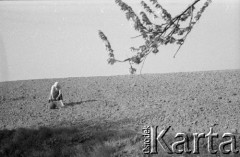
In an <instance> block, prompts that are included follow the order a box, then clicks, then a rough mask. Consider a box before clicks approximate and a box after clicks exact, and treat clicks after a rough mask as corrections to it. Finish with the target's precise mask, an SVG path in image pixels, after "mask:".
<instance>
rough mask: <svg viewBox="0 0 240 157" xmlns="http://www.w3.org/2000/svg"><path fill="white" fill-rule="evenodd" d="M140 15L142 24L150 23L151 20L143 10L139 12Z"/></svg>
mask: <svg viewBox="0 0 240 157" xmlns="http://www.w3.org/2000/svg"><path fill="white" fill-rule="evenodd" d="M140 15H142V21H143V24H145V25H152V22H151V21H150V20H149V18H148V17H147V15H146V14H145V13H144V12H143V11H142V12H140Z"/></svg>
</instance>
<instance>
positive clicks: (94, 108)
mask: <svg viewBox="0 0 240 157" xmlns="http://www.w3.org/2000/svg"><path fill="white" fill-rule="evenodd" d="M55 81H58V82H59V83H60V85H61V86H62V89H63V100H64V101H63V102H64V103H65V105H66V107H64V108H61V107H60V104H58V108H57V109H50V104H49V103H48V96H49V92H50V88H51V85H52V84H53V83H54V82H55ZM146 125H150V126H151V125H155V126H156V125H157V126H159V128H160V129H161V128H164V127H166V126H171V130H170V132H171V133H172V134H174V133H176V132H187V133H194V132H198V133H201V132H203V133H208V132H209V128H210V127H213V129H214V132H218V133H223V132H234V133H238V131H240V70H225V71H209V72H191V73H170V74H144V75H127V76H112V77H82V78H61V79H41V80H24V81H10V82H1V83H0V130H6V129H7V130H13V129H18V128H29V129H38V128H39V127H49V128H59V127H76V128H79V127H81V128H91V127H95V128H98V129H99V130H102V131H104V130H111V129H112V130H116V131H117V130H130V131H134V132H136V134H140V133H141V132H142V128H143V126H146ZM237 140H239V139H237ZM132 151H133V150H132ZM128 155H130V156H131V153H129V154H128ZM123 156H127V155H126V154H125V155H123ZM132 156H134V155H132Z"/></svg>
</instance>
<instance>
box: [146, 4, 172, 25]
mask: <svg viewBox="0 0 240 157" xmlns="http://www.w3.org/2000/svg"><path fill="white" fill-rule="evenodd" d="M150 2H152V4H153V5H155V7H156V8H157V9H159V11H160V12H159V14H160V15H161V17H162V18H163V19H164V20H165V21H167V22H170V21H171V19H172V16H171V14H170V13H168V12H167V10H166V9H164V8H163V7H162V5H160V4H159V3H158V1H157V0H150Z"/></svg>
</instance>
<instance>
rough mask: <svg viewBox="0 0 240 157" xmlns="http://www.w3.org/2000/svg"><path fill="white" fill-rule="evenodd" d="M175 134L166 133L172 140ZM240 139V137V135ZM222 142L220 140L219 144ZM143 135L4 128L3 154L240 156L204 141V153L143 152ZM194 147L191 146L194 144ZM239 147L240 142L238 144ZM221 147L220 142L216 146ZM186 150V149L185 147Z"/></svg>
mask: <svg viewBox="0 0 240 157" xmlns="http://www.w3.org/2000/svg"><path fill="white" fill-rule="evenodd" d="M172 137H173V136H171V135H169V136H166V137H165V139H166V141H167V142H168V143H172V142H173V141H174V139H173V138H172ZM189 137H190V145H192V137H191V135H190V134H189ZM238 139H239V138H238ZM219 142H220V141H216V144H217V143H219ZM142 145H143V138H142V135H141V134H138V133H136V132H135V131H132V130H110V129H109V130H106V129H103V128H101V127H96V126H95V127H78V128H76V127H75V128H74V127H72V128H48V127H41V128H39V129H27V128H19V129H16V130H0V157H117V156H122V157H149V156H152V157H158V156H159V157H160V156H161V157H176V156H177V157H190V156H195V157H213V156H224V157H226V156H229V157H238V156H239V154H228V155H223V154H219V153H218V154H215V155H210V154H209V153H208V152H207V143H206V140H205V141H201V142H200V152H201V153H200V154H197V155H193V154H178V155H177V154H166V153H164V152H163V151H162V150H160V149H159V153H158V154H155V155H146V154H145V155H144V154H143V153H142ZM190 147H191V146H190ZM237 147H238V148H239V143H237ZM214 148H216V149H217V145H215V146H214ZM181 149H182V148H181Z"/></svg>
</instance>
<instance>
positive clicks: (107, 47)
mask: <svg viewBox="0 0 240 157" xmlns="http://www.w3.org/2000/svg"><path fill="white" fill-rule="evenodd" d="M98 35H99V37H100V38H101V39H102V41H103V42H104V44H105V47H106V50H107V51H108V52H109V53H110V54H109V55H110V57H111V56H114V55H113V49H112V47H111V45H110V42H109V41H108V39H107V37H106V36H105V34H104V33H103V32H102V31H101V30H99V31H98Z"/></svg>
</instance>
